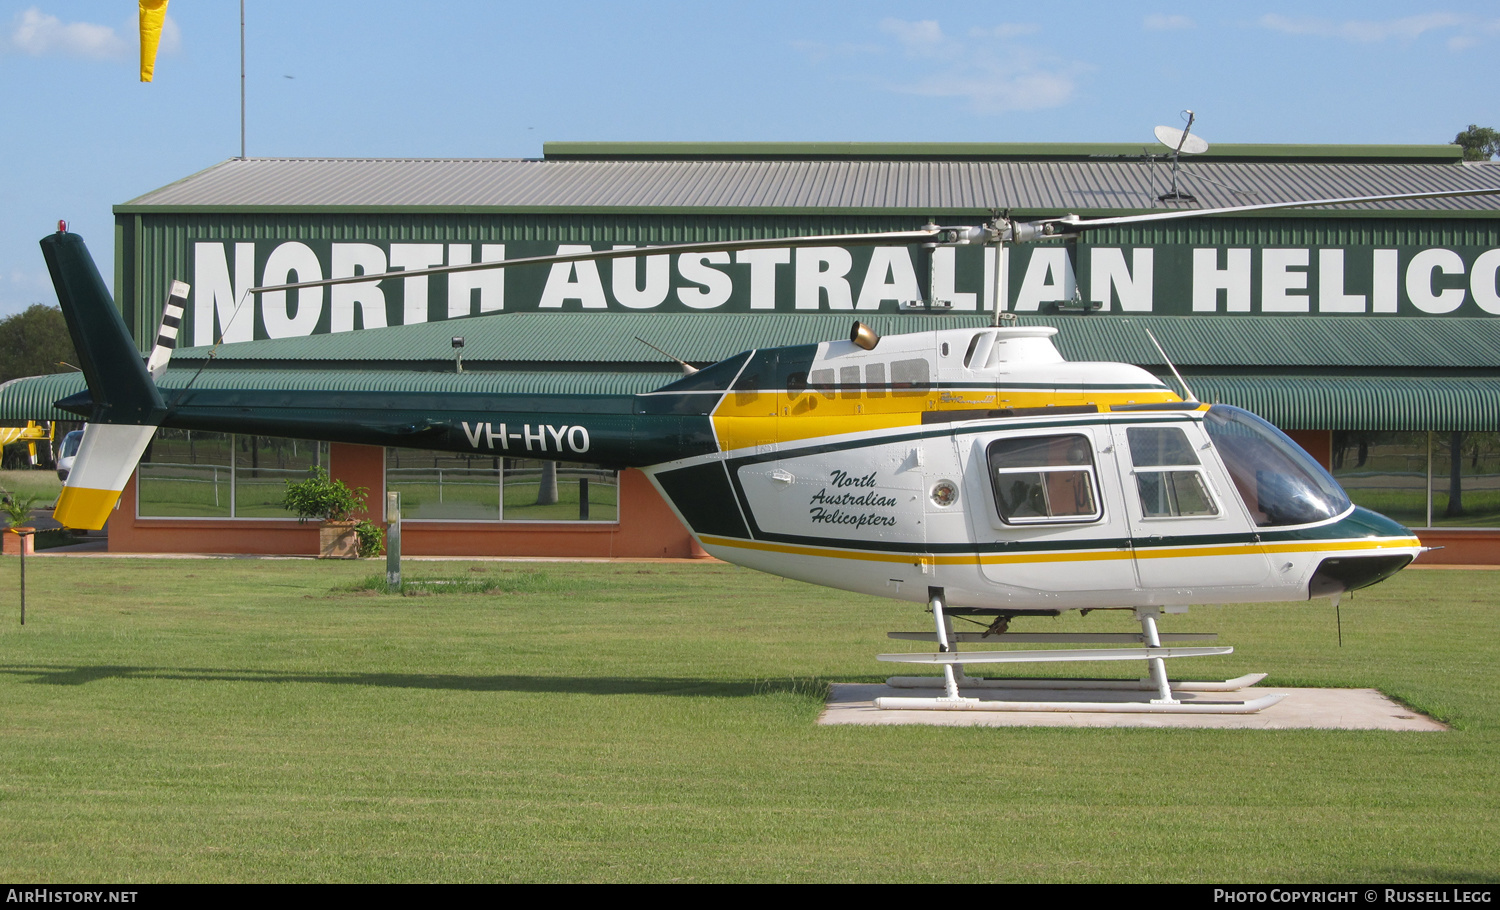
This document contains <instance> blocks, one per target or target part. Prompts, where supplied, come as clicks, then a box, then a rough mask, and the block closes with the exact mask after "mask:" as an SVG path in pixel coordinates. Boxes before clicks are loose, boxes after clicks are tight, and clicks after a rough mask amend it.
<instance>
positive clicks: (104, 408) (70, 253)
mask: <svg viewBox="0 0 1500 910" xmlns="http://www.w3.org/2000/svg"><path fill="white" fill-rule="evenodd" d="M42 256H43V257H44V258H45V259H46V260H47V271H49V272H51V273H52V284H53V286H54V287H55V288H56V289H57V302H58V303H59V304H61V305H62V311H63V316H64V318H66V319H67V321H68V334H69V335H71V336H72V338H73V348H74V349H75V350H76V351H77V352H78V365H79V367H80V368H81V369H82V370H83V378H84V379H85V380H86V381H87V382H88V385H89V394H90V396H92V398H93V400H94V411H93V413H92V414H91V415H90V416H89V422H90V423H129V424H137V425H145V424H149V425H151V426H155V425H156V424H158V423H160V422H161V419H162V417H163V416H165V415H166V410H167V409H166V404H165V403H164V402H163V401H162V397H161V393H160V392H159V391H157V388H156V383H154V382H152V381H151V374H150V373H148V372H146V364H145V361H144V360H143V358H142V357H141V352H140V351H139V350H137V349H136V346H135V342H134V341H132V340H131V339H130V332H129V331H128V330H127V329H126V328H125V320H124V319H122V318H120V311H119V310H116V309H115V305H114V301H113V300H111V299H110V296H109V291H108V289H106V288H105V286H104V279H103V278H100V277H99V270H98V269H97V268H95V267H94V260H93V258H92V257H91V256H89V251H88V247H86V246H84V245H83V238H82V237H79V236H78V235H77V234H68V233H64V232H62V231H58V232H57V233H56V234H49V235H47V236H46V237H43V238H42Z"/></svg>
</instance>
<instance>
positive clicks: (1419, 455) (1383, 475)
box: [1332, 430, 1500, 528]
mask: <svg viewBox="0 0 1500 910" xmlns="http://www.w3.org/2000/svg"><path fill="white" fill-rule="evenodd" d="M1332 455H1333V458H1332V462H1333V476H1334V477H1336V478H1337V479H1338V482H1339V483H1340V484H1342V485H1343V487H1344V489H1345V490H1346V491H1348V493H1349V498H1350V499H1352V500H1354V502H1355V503H1356V504H1357V505H1361V506H1364V507H1365V508H1367V509H1373V510H1374V511H1376V512H1379V513H1381V514H1382V515H1386V516H1389V517H1390V518H1394V519H1395V520H1396V521H1399V522H1401V523H1402V524H1404V525H1408V526H1410V527H1414V528H1420V527H1447V528H1494V527H1500V433H1443V432H1432V433H1423V432H1415V433H1378V432H1362V431H1352V430H1351V431H1335V432H1334V434H1333V453H1332Z"/></svg>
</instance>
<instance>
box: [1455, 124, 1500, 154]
mask: <svg viewBox="0 0 1500 910" xmlns="http://www.w3.org/2000/svg"><path fill="white" fill-rule="evenodd" d="M1452 144H1453V145H1457V146H1462V147H1463V150H1464V160H1465V161H1488V160H1490V159H1491V158H1493V157H1495V156H1496V155H1500V132H1496V131H1495V130H1492V129H1490V128H1489V127H1487V126H1476V125H1475V124H1472V123H1471V124H1469V128H1468V129H1466V130H1464V131H1463V132H1462V133H1459V134H1458V135H1457V136H1455V137H1453V143H1452Z"/></svg>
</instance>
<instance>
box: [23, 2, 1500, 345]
mask: <svg viewBox="0 0 1500 910" xmlns="http://www.w3.org/2000/svg"><path fill="white" fill-rule="evenodd" d="M135 9H136V4H135V3H134V2H131V0H107V2H106V0H70V2H61V0H37V2H34V3H30V2H21V3H13V2H0V83H3V91H0V316H4V315H8V314H10V313H13V312H17V311H19V310H21V309H24V308H25V307H26V306H28V305H29V304H31V303H37V302H43V303H54V302H55V298H54V296H53V294H52V291H51V286H50V282H48V281H47V277H46V269H45V267H44V266H43V264H42V260H41V255H40V253H39V251H38V249H37V246H36V241H37V239H38V238H40V237H41V236H42V235H43V234H45V233H47V232H49V231H50V230H52V229H53V226H54V225H55V223H56V221H57V219H58V218H66V219H67V220H68V222H69V224H70V225H71V226H72V229H74V230H76V231H77V232H79V233H81V234H83V235H84V236H85V237H86V238H87V239H88V240H89V241H90V245H91V249H93V251H94V253H95V255H96V257H97V258H98V259H99V260H100V266H101V268H102V269H104V270H105V274H106V276H108V275H110V274H111V273H110V271H108V270H109V269H111V268H112V264H111V263H112V258H113V249H112V247H113V236H112V235H113V218H112V215H111V213H110V207H111V206H112V205H115V204H117V203H120V202H124V201H126V200H128V199H131V198H133V197H135V196H138V195H140V194H142V193H144V192H147V191H149V190H152V189H155V188H157V187H160V186H163V185H165V184H167V183H170V182H172V181H174V180H177V179H179V178H182V177H185V176H187V175H188V174H191V173H194V172H196V171H198V170H201V169H203V168H205V167H208V166H209V165H212V164H214V163H216V162H219V161H222V160H224V159H226V158H231V157H234V156H237V155H238V154H239V150H240V108H239V102H240V92H239V88H240V84H239V83H240V80H239V68H240V67H239V6H238V4H237V3H236V2H234V0H212V2H210V0H172V2H171V4H170V6H169V10H168V17H169V22H168V27H167V30H166V36H165V39H164V42H163V47H162V51H161V54H160V56H159V57H158V60H157V66H156V80H155V82H153V83H151V84H142V83H140V82H138V81H137V66H138V61H137V37H136V31H135V28H136V27H135ZM246 18H247V45H248V46H247V56H248V77H247V83H246V85H247V95H248V118H247V126H248V130H247V132H248V137H247V151H248V153H249V154H250V155H251V156H290V157H302V156H312V157H317V156H355V157H360V156H375V157H385V156H396V157H538V156H540V155H541V151H542V143H543V142H546V141H555V140H672V141H692V140H698V141H756V140H764V141H770V140H779V141H814V140H838V141H929V142H945V141H953V142H986V141H999V142H1013V141H1033V142H1090V141H1092V142H1137V141H1138V142H1141V143H1142V144H1143V145H1145V144H1151V143H1152V142H1153V140H1152V138H1151V128H1152V127H1153V126H1155V125H1156V124H1159V123H1165V124H1172V125H1177V126H1180V125H1181V117H1180V112H1181V111H1182V110H1183V109H1184V108H1192V109H1193V110H1195V111H1196V112H1197V114H1198V122H1197V124H1196V125H1195V127H1194V131H1195V132H1197V133H1200V134H1201V135H1203V136H1204V137H1206V138H1207V139H1208V140H1209V141H1210V142H1215V141H1217V142H1307V143H1331V142H1352V143H1442V142H1449V141H1451V140H1452V139H1453V136H1454V134H1456V133H1457V132H1458V131H1459V130H1461V129H1463V128H1464V127H1465V126H1466V125H1468V124H1470V123H1478V124H1480V125H1486V126H1496V127H1500V110H1497V106H1500V104H1497V90H1496V88H1495V82H1494V78H1493V69H1492V66H1491V65H1490V64H1491V62H1492V61H1493V60H1494V59H1495V53H1496V50H1497V48H1500V6H1497V5H1496V4H1495V3H1493V2H1473V0H1460V2H1451V3H1442V2H1439V3H1436V4H1434V3H1410V2H1372V0H1363V2H1358V3H1354V2H1328V3H1317V2H1302V3H1270V2H1241V3H1234V4H1227V3H1221V4H1181V5H1163V4H1160V3H1134V2H1110V3H1105V2H1076V0H1075V2H1069V3H1060V2H1059V3H1048V4H1020V3H991V4H984V5H970V4H954V5H940V4H924V3H903V2H879V0H863V2H812V3H792V2H782V0H759V2H756V3H754V4H751V3H717V4H710V3H674V2H648V0H641V2H634V3H603V2H586V0H568V2H565V3H495V2H451V3H437V4H433V5H432V6H431V7H429V8H425V9H422V10H421V11H418V9H417V7H416V6H415V5H413V4H410V3H394V2H383V0H365V2H345V0H326V2H311V3H309V2H300V3H293V2H282V0H248V2H247V3H246ZM996 202H997V204H1003V202H1004V200H997V201H996Z"/></svg>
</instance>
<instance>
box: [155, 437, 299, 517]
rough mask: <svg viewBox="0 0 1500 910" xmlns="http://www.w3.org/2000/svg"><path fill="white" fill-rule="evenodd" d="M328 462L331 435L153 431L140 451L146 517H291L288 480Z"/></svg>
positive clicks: (296, 478) (294, 479)
mask: <svg viewBox="0 0 1500 910" xmlns="http://www.w3.org/2000/svg"><path fill="white" fill-rule="evenodd" d="M316 465H321V466H323V467H325V468H326V467H327V466H328V443H326V442H308V441H306V440H299V439H279V438H276V437H272V436H246V435H239V434H231V433H203V432H198V431H196V430H167V429H161V430H157V431H156V436H155V437H154V438H153V439H152V440H151V444H150V445H149V446H147V447H146V454H145V456H144V457H142V459H141V467H140V473H139V474H138V475H137V477H138V480H137V483H136V515H138V516H140V517H141V518H291V517H293V516H292V513H290V512H288V511H287V510H286V509H283V508H282V507H281V501H282V499H283V497H285V495H286V482H287V481H288V480H292V481H296V480H302V479H304V478H306V477H307V469H308V468H311V467H314V466H316Z"/></svg>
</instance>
